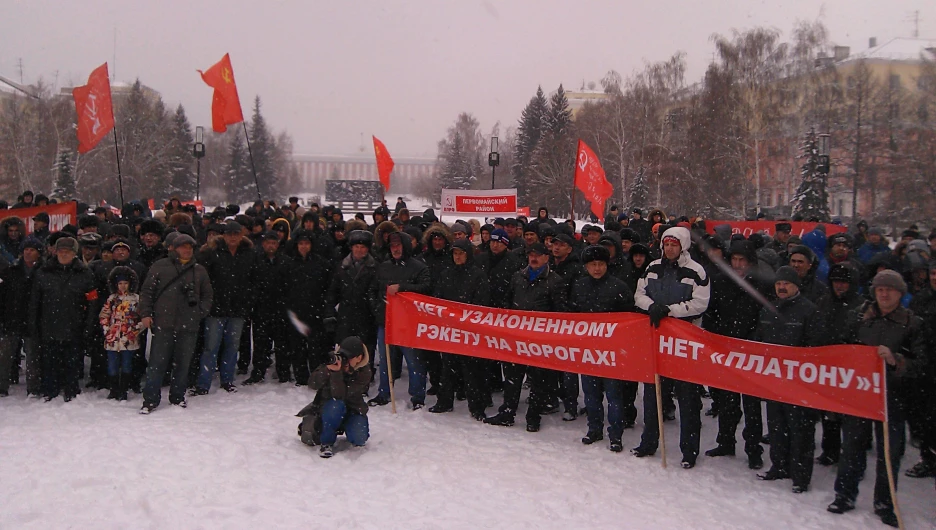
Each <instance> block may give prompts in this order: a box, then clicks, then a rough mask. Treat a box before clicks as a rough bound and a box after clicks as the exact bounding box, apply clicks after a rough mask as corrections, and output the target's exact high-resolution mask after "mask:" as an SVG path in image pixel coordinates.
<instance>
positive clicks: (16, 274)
mask: <svg viewBox="0 0 936 530" xmlns="http://www.w3.org/2000/svg"><path fill="white" fill-rule="evenodd" d="M41 267H42V260H41V259H40V261H38V262H37V263H36V265H34V266H33V267H32V268H31V269H27V268H26V264H25V263H24V262H23V260H17V261H16V262H15V263H14V264H13V265H12V266H10V267H8V268H6V269H4V270H3V272H0V334H3V335H14V336H20V337H22V336H29V335H28V334H29V326H28V325H27V313H28V311H29V297H30V293H31V292H32V285H33V279H34V278H35V277H36V271H38V270H39V269H40V268H41Z"/></svg>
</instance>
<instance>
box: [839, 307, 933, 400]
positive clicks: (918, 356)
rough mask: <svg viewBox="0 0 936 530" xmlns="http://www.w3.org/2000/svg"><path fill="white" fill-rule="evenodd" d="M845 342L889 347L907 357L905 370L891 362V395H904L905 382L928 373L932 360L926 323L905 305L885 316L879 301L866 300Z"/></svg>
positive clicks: (889, 383)
mask: <svg viewBox="0 0 936 530" xmlns="http://www.w3.org/2000/svg"><path fill="white" fill-rule="evenodd" d="M845 342H846V343H847V344H864V345H867V346H887V347H888V348H890V351H891V352H893V354H894V355H895V356H900V357H903V360H904V366H903V368H902V369H898V367H895V366H891V365H889V364H888V365H887V393H888V395H889V396H900V395H902V394H903V392H904V391H905V389H904V383H905V381H906V380H907V379H910V378H916V377H920V376H922V375H924V374H925V373H926V365H927V362H928V361H929V360H930V359H929V358H928V330H927V329H926V324H924V323H923V320H922V319H921V318H920V317H918V316H916V315H915V314H913V311H911V310H909V309H907V308H905V307H901V306H898V307H897V309H895V310H894V311H891V312H890V313H888V314H887V315H884V316H882V315H881V311H880V309H878V306H877V302H865V303H864V304H862V305H861V307H859V308H858V309H857V310H855V311H854V312H853V313H852V314H851V316H850V323H849V326H848V331H847V332H846V335H845ZM898 365H899V364H898Z"/></svg>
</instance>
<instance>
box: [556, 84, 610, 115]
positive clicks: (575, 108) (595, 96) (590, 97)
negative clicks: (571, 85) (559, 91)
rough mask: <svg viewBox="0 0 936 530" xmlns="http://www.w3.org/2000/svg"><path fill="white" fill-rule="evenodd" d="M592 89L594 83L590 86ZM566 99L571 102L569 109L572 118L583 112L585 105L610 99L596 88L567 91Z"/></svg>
mask: <svg viewBox="0 0 936 530" xmlns="http://www.w3.org/2000/svg"><path fill="white" fill-rule="evenodd" d="M589 86H590V87H593V86H594V83H591V84H590V85H589ZM566 99H568V100H569V109H570V110H571V111H572V118H573V119H574V118H575V116H576V115H577V114H578V113H579V111H580V110H582V107H584V106H585V103H587V102H589V101H590V102H592V103H597V102H598V101H602V100H605V99H608V94H605V93H604V91H602V90H596V89H594V88H584V87H583V88H582V89H581V90H567V91H566Z"/></svg>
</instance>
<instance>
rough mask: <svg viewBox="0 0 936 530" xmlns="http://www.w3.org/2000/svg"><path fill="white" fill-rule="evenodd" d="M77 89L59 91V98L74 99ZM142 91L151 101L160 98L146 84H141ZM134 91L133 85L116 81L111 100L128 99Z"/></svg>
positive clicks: (70, 88)
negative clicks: (73, 95) (73, 92)
mask: <svg viewBox="0 0 936 530" xmlns="http://www.w3.org/2000/svg"><path fill="white" fill-rule="evenodd" d="M74 88H75V87H70V86H69V87H62V88H61V89H59V94H58V95H59V97H69V98H70V97H72V90H74ZM140 89H141V90H142V91H143V96H144V97H146V99H148V100H150V101H154V100H156V99H158V98H160V97H162V96H161V95H160V93H159V92H158V91H156V90H154V89H152V88H150V87H148V86H146V85H144V84H142V83H141V84H140ZM131 90H133V83H124V82H123V81H114V82H113V83H111V98H113V99H119V98H122V97H127V96H129V95H130V91H131Z"/></svg>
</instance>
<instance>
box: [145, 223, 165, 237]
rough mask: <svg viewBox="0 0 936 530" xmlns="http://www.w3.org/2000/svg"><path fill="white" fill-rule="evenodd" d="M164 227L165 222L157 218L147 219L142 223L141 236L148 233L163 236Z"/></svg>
mask: <svg viewBox="0 0 936 530" xmlns="http://www.w3.org/2000/svg"><path fill="white" fill-rule="evenodd" d="M163 229H164V227H163V224H162V223H160V222H159V221H157V220H156V219H147V220H145V221H143V222H142V223H140V236H145V235H146V234H156V235H158V236H159V237H162V235H163Z"/></svg>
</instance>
